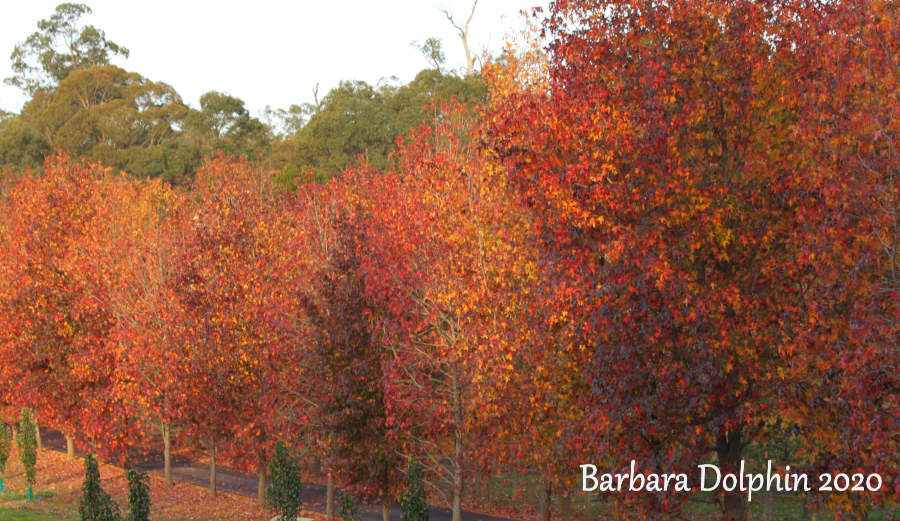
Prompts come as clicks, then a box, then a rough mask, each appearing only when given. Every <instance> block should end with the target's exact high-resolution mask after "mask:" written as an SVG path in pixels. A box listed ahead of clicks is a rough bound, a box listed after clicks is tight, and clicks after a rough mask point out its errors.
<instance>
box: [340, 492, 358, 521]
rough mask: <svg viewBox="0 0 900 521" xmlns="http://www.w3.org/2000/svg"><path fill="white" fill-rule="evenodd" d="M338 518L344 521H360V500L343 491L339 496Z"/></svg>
mask: <svg viewBox="0 0 900 521" xmlns="http://www.w3.org/2000/svg"><path fill="white" fill-rule="evenodd" d="M338 517H340V518H342V519H344V521H360V515H359V500H358V499H356V496H354V495H353V494H351V493H349V492H344V491H343V490H342V491H341V493H340V495H339V496H338Z"/></svg>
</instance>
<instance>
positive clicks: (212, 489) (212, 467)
mask: <svg viewBox="0 0 900 521" xmlns="http://www.w3.org/2000/svg"><path fill="white" fill-rule="evenodd" d="M209 495H210V496H212V497H216V441H215V440H212V443H210V445H209Z"/></svg>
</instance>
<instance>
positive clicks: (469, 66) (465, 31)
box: [441, 0, 478, 78]
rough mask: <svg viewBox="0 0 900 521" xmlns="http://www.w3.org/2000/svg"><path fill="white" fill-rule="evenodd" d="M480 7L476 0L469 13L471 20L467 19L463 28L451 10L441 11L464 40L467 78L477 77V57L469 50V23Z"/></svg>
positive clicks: (444, 9)
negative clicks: (476, 8)
mask: <svg viewBox="0 0 900 521" xmlns="http://www.w3.org/2000/svg"><path fill="white" fill-rule="evenodd" d="M477 5H478V0H475V1H474V2H473V3H472V11H471V12H470V13H469V18H467V19H466V23H465V24H463V26H462V27H460V26H459V25H457V23H456V20H454V19H453V14H452V13H451V12H450V9H449V8H442V9H441V11H442V12H443V13H444V15H445V16H446V17H447V19H448V20H450V23H451V24H453V27H455V28H456V30H457V31H459V39H460V40H462V43H463V49H465V51H466V78H471V77H472V76H474V75H475V56H474V55H473V54H472V50H471V49H470V48H469V23H471V22H472V17H473V16H475V6H477Z"/></svg>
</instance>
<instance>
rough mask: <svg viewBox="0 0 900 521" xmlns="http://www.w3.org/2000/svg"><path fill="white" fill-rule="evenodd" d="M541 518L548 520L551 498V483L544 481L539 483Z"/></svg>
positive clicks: (544, 520)
mask: <svg viewBox="0 0 900 521" xmlns="http://www.w3.org/2000/svg"><path fill="white" fill-rule="evenodd" d="M541 489H542V490H541V507H540V510H541V520H542V521H550V501H551V500H552V499H553V483H551V482H550V481H546V482H544V483H542V484H541Z"/></svg>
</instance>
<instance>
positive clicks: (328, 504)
mask: <svg viewBox="0 0 900 521" xmlns="http://www.w3.org/2000/svg"><path fill="white" fill-rule="evenodd" d="M325 518H326V519H327V520H328V521H334V480H333V479H331V472H329V473H328V487H327V488H326V489H325Z"/></svg>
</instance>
